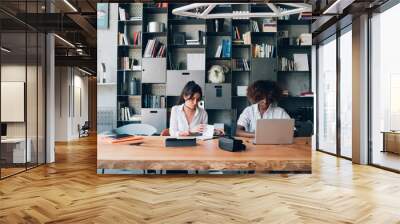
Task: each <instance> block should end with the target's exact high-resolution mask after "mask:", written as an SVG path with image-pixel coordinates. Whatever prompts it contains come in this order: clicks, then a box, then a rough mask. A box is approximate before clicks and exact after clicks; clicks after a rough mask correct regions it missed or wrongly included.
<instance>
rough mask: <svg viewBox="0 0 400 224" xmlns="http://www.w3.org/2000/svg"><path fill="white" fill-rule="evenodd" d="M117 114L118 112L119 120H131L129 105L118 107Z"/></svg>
mask: <svg viewBox="0 0 400 224" xmlns="http://www.w3.org/2000/svg"><path fill="white" fill-rule="evenodd" d="M118 114H119V117H118V120H120V121H130V120H131V110H130V108H129V107H122V108H119V111H118Z"/></svg>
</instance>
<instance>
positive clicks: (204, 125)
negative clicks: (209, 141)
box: [192, 124, 206, 133]
mask: <svg viewBox="0 0 400 224" xmlns="http://www.w3.org/2000/svg"><path fill="white" fill-rule="evenodd" d="M205 127H206V124H199V125H197V126H196V127H195V128H194V129H193V130H192V131H193V132H195V133H202V132H203V131H204V128H205Z"/></svg>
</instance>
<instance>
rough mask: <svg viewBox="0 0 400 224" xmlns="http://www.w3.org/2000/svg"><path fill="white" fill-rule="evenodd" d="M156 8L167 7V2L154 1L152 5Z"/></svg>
mask: <svg viewBox="0 0 400 224" xmlns="http://www.w3.org/2000/svg"><path fill="white" fill-rule="evenodd" d="M154 6H155V7H156V8H168V3H166V2H163V3H156V4H155V5H154Z"/></svg>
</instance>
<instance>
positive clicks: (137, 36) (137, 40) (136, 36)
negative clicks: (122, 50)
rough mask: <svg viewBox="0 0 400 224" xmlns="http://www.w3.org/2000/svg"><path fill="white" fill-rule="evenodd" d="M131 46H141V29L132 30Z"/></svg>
mask: <svg viewBox="0 0 400 224" xmlns="http://www.w3.org/2000/svg"><path fill="white" fill-rule="evenodd" d="M132 36H133V41H132V42H133V43H132V44H133V46H135V47H136V46H141V45H142V32H141V31H133V32H132Z"/></svg>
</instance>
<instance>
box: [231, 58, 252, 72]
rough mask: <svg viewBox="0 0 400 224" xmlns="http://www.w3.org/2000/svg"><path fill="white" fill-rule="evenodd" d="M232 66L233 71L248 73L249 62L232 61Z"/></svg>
mask: <svg viewBox="0 0 400 224" xmlns="http://www.w3.org/2000/svg"><path fill="white" fill-rule="evenodd" d="M232 66H233V70H235V71H250V66H249V62H248V60H247V59H244V58H240V59H233V61H232Z"/></svg>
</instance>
